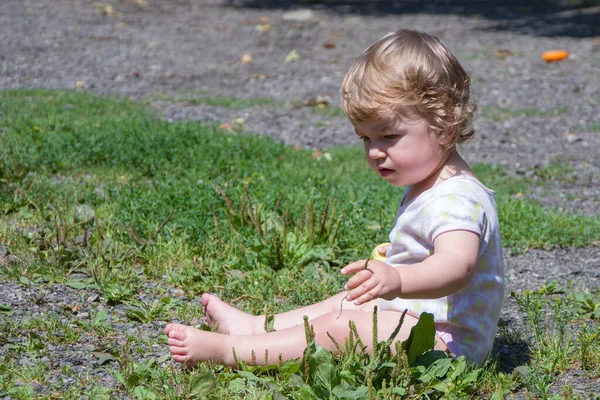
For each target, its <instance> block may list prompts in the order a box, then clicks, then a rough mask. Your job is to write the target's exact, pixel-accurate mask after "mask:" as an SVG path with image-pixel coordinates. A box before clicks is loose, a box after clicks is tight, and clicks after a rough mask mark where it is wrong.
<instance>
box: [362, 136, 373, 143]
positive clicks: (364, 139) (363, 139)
mask: <svg viewBox="0 0 600 400" xmlns="http://www.w3.org/2000/svg"><path fill="white" fill-rule="evenodd" d="M359 139H360V140H362V141H363V142H368V141H369V140H371V139H370V138H369V137H368V136H360V137H359Z"/></svg>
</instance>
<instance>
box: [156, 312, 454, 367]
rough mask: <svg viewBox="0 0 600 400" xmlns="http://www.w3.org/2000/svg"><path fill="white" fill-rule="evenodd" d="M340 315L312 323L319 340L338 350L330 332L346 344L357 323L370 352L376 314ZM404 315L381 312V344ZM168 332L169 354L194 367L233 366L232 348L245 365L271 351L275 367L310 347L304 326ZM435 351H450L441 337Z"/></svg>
mask: <svg viewBox="0 0 600 400" xmlns="http://www.w3.org/2000/svg"><path fill="white" fill-rule="evenodd" d="M338 315H339V313H338V312H336V311H333V312H329V313H326V314H324V315H321V316H318V317H316V318H315V319H314V320H313V321H311V325H312V326H313V329H314V332H315V341H316V342H317V343H318V344H319V345H321V346H323V347H325V348H326V349H329V350H331V351H335V350H336V349H335V345H334V344H333V342H332V341H331V339H330V338H329V336H328V335H327V333H328V332H329V334H330V335H331V336H332V337H333V338H334V339H335V340H336V341H337V342H338V343H339V344H340V345H342V344H343V343H344V340H345V339H346V337H347V336H348V333H349V327H348V323H349V321H351V320H352V321H354V323H355V324H356V329H357V331H358V334H359V335H360V337H361V339H362V341H363V343H364V345H366V346H367V351H369V352H370V351H371V350H372V347H371V343H372V335H373V331H372V321H373V313H370V312H364V311H344V312H343V313H342V315H341V316H340V317H339V318H337V317H338ZM400 316H401V313H399V312H396V311H380V312H378V321H379V322H378V341H382V340H387V339H388V338H389V336H390V335H391V334H392V332H393V331H394V329H395V328H396V326H397V325H398V322H399V320H400ZM417 321H418V320H417V319H416V318H415V317H413V316H410V315H408V314H407V315H406V317H405V319H404V324H403V325H402V328H401V329H400V332H399V334H398V336H397V337H396V340H406V339H407V338H408V335H409V334H410V329H411V328H412V327H413V326H414V325H415V324H416V323H417ZM165 332H166V334H167V336H168V337H169V340H168V343H169V351H171V353H172V354H173V359H174V360H175V361H177V362H181V363H183V362H185V363H186V364H187V365H190V366H191V365H195V364H196V363H199V362H201V361H207V360H212V361H214V362H217V363H221V364H225V365H230V366H233V365H234V364H235V362H234V358H233V352H232V348H235V352H236V356H237V358H238V360H242V361H244V362H245V363H251V362H252V361H253V359H252V352H253V351H254V354H255V362H256V364H258V365H265V351H268V354H269V364H274V363H275V362H276V361H277V358H278V355H279V354H281V356H282V359H283V360H284V361H285V360H289V359H294V358H299V357H302V353H303V351H304V349H305V348H306V338H305V333H304V327H303V326H302V325H298V326H294V327H290V328H287V329H283V330H279V331H276V332H271V333H262V334H257V335H223V334H219V333H213V332H206V331H201V330H199V329H196V328H193V327H190V326H185V325H180V324H169V325H167V327H166V329H165ZM435 348H436V349H438V350H442V351H447V350H448V349H447V347H446V345H445V344H444V343H443V342H442V341H441V340H439V338H437V344H436V347H435Z"/></svg>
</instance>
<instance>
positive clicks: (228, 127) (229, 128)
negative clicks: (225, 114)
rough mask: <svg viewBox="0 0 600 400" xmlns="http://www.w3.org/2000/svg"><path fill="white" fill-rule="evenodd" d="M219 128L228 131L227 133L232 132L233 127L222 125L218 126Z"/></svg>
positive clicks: (226, 124)
mask: <svg viewBox="0 0 600 400" xmlns="http://www.w3.org/2000/svg"><path fill="white" fill-rule="evenodd" d="M219 128H221V129H223V130H228V131H232V130H233V125H231V124H228V123H223V124H221V125H220V126H219Z"/></svg>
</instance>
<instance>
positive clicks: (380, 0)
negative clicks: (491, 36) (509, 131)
mask: <svg viewBox="0 0 600 400" xmlns="http://www.w3.org/2000/svg"><path fill="white" fill-rule="evenodd" d="M223 4H224V5H225V6H228V7H236V8H256V9H283V10H291V9H296V8H312V9H320V10H323V9H325V10H331V11H335V12H339V13H345V14H356V15H372V16H384V15H394V14H419V13H427V14H455V15H463V16H469V17H477V16H478V17H482V18H486V19H488V20H492V21H495V22H496V24H495V25H494V26H493V27H491V28H490V30H494V31H511V32H515V33H520V34H528V35H533V36H547V37H557V36H568V37H575V38H585V37H595V36H600V23H598V21H600V0H539V1H533V2H523V1H522V0H497V1H496V0H479V1H472V0H430V1H427V2H423V1H421V0H402V1H400V0H394V1H386V0H370V1H360V0H281V1H280V0H223Z"/></svg>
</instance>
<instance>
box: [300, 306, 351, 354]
mask: <svg viewBox="0 0 600 400" xmlns="http://www.w3.org/2000/svg"><path fill="white" fill-rule="evenodd" d="M359 312H361V311H359ZM354 313H355V312H348V311H346V312H342V313H340V312H339V311H333V312H330V313H327V314H324V315H322V316H320V317H319V318H316V319H314V320H313V321H311V325H312V327H313V329H314V334H315V341H316V342H317V343H318V344H319V345H321V346H323V347H325V348H326V349H329V350H334V349H335V348H336V347H337V346H336V343H337V344H338V345H343V344H344V341H345V340H346V338H347V337H348V336H349V334H350V322H351V321H352V320H353V318H352V314H354Z"/></svg>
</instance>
